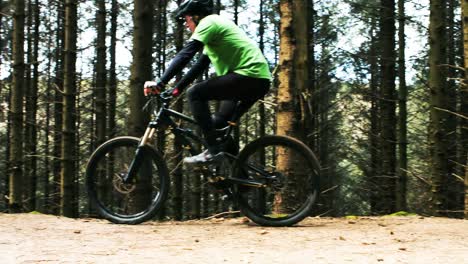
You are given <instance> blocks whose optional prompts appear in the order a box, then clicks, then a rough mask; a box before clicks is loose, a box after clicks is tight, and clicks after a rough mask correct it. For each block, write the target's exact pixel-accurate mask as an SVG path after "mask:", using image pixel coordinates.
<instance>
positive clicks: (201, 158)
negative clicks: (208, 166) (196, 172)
mask: <svg viewBox="0 0 468 264" xmlns="http://www.w3.org/2000/svg"><path fill="white" fill-rule="evenodd" d="M210 161H213V155H211V153H210V152H209V151H208V150H205V151H203V152H202V153H200V154H198V155H195V156H192V157H185V158H184V163H185V164H200V163H207V162H210Z"/></svg>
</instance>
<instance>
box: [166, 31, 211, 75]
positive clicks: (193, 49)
mask: <svg viewBox="0 0 468 264" xmlns="http://www.w3.org/2000/svg"><path fill="white" fill-rule="evenodd" d="M202 49H203V43H202V42H200V41H198V40H192V41H190V42H189V43H187V44H186V45H185V46H184V47H183V48H182V49H181V50H180V51H179V52H178V53H177V55H176V56H175V57H174V59H172V61H171V63H170V64H169V67H167V69H166V70H165V71H164V73H163V75H162V76H161V78H160V80H161V82H162V83H164V84H167V83H168V82H169V81H170V80H171V79H172V78H173V77H174V76H175V75H176V74H177V73H179V72H180V71H182V69H183V68H184V67H185V66H186V65H187V63H189V62H190V60H191V59H192V58H193V57H194V56H195V54H197V52H199V51H200V50H202Z"/></svg>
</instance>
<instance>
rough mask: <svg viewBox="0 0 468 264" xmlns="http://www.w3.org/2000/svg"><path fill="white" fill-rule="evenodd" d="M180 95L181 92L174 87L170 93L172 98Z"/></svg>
mask: <svg viewBox="0 0 468 264" xmlns="http://www.w3.org/2000/svg"><path fill="white" fill-rule="evenodd" d="M180 93H181V91H180V89H179V88H178V87H175V88H174V89H172V92H171V94H172V96H174V97H177V96H179V95H180Z"/></svg>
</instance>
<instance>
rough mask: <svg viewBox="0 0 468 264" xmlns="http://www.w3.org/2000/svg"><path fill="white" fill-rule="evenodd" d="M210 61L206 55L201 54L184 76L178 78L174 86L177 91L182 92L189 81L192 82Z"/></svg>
mask: <svg viewBox="0 0 468 264" xmlns="http://www.w3.org/2000/svg"><path fill="white" fill-rule="evenodd" d="M210 62H211V61H210V59H209V58H208V56H206V55H204V54H202V55H201V56H200V57H199V58H198V60H197V62H196V63H195V64H194V65H193V67H192V68H191V69H190V70H189V71H188V72H187V74H185V75H184V77H182V79H180V81H179V82H178V83H177V84H176V86H175V87H177V88H178V89H179V91H181V92H182V91H183V90H184V89H185V88H186V87H187V86H188V85H189V84H190V83H192V82H193V81H194V80H195V79H196V78H197V77H198V76H200V74H202V73H203V72H204V71H205V70H206V69H207V68H208V66H209V65H210Z"/></svg>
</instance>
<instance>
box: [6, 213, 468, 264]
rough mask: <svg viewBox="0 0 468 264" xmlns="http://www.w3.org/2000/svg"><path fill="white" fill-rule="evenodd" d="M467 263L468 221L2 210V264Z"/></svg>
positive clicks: (412, 218) (417, 218) (405, 218)
mask: <svg viewBox="0 0 468 264" xmlns="http://www.w3.org/2000/svg"><path fill="white" fill-rule="evenodd" d="M158 262H159V263H444V264H445V263H456V264H461V263H468V221H467V220H456V219H446V218H425V217H417V216H415V217H359V218H357V219H346V218H308V219H306V220H304V221H302V222H301V223H300V225H298V226H295V227H290V228H265V227H260V226H256V225H253V224H251V223H249V222H248V220H246V219H243V218H236V219H211V220H201V221H188V222H164V223H160V222H147V223H144V224H140V225H136V226H128V225H115V224H111V223H109V222H107V221H105V220H95V219H69V218H64V217H57V216H50V215H40V214H14V215H10V214H0V263H2V264H3V263H5V264H9V263H106V264H107V263H108V264H110V263H112V264H113V263H158Z"/></svg>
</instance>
